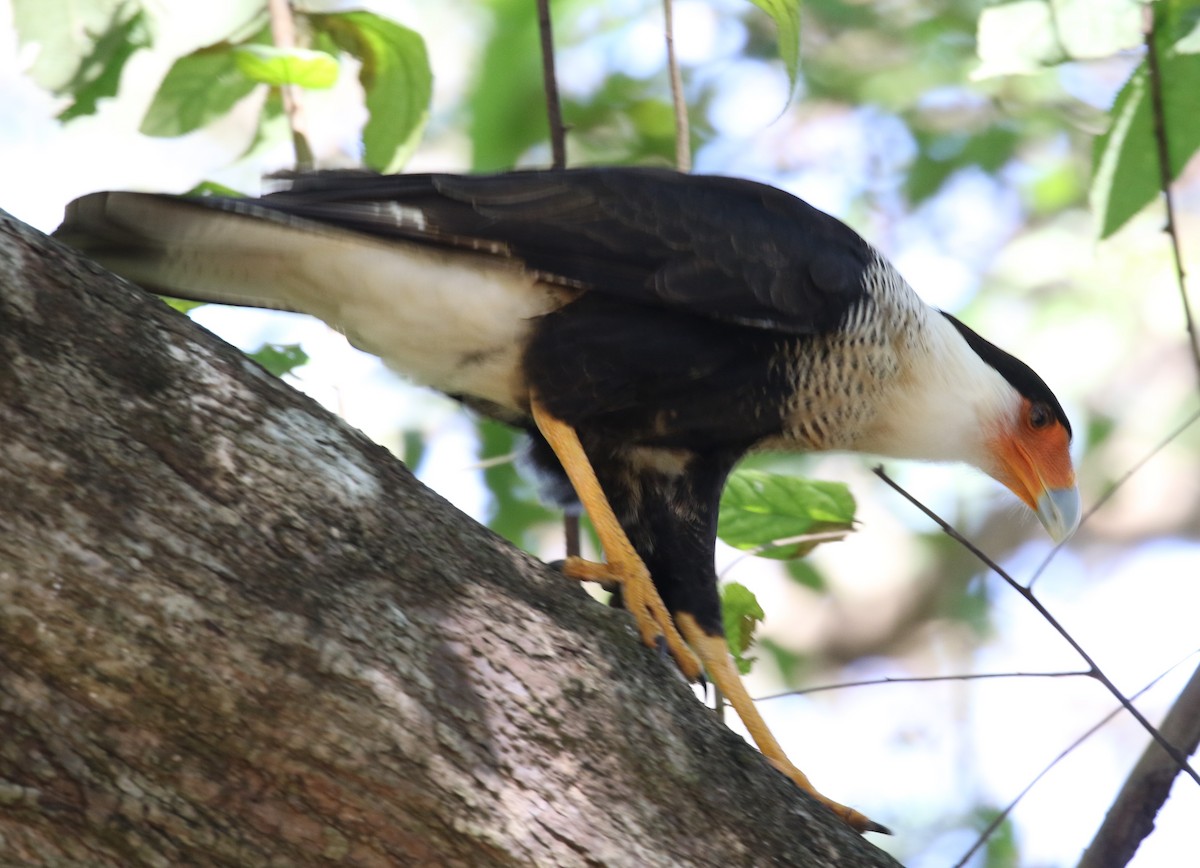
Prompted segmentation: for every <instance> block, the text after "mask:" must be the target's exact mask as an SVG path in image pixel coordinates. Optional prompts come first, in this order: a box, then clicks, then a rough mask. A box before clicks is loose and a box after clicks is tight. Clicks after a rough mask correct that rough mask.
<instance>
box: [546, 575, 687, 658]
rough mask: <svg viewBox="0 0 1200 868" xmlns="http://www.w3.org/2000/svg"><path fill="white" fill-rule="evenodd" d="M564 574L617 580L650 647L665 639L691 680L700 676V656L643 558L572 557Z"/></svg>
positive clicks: (643, 639)
mask: <svg viewBox="0 0 1200 868" xmlns="http://www.w3.org/2000/svg"><path fill="white" fill-rule="evenodd" d="M563 575H565V576H567V577H569V578H572V579H577V580H579V581H581V582H614V583H616V584H618V585H620V586H621V595H622V598H623V600H624V605H625V608H626V609H627V610H629V612H630V613H631V614H632V615H633V618H634V621H636V622H637V628H638V633H639V634H641V637H642V642H643V643H644V644H645V645H646V646H647V647H649V648H658V647H659V642H660V641H661V642H662V643H663V644H664V645H666V648H667V651H668V652H670V654H671V657H672V658H674V660H675V665H676V666H678V667H679V671H680V672H682V673H683V676H684V677H685V678H686V679H687V680H688V681H696V680H698V679H699V678H700V673H701V666H700V659H699V658H698V657H697V656H696V655H695V653H693V652H692V649H691V648H689V647H688V645H687V642H685V641H684V639H683V636H682V634H680V632H679V628H678V627H676V626H675V619H674V618H672V617H671V613H670V612H668V611H667V607H666V606H665V605H664V604H663V601H662V598H661V597H659V595H658V591H657V590H655V588H654V584H653V583H652V582H651V581H650V574H649V573H648V572H646V568H645V567H644V566H643V565H642V564H641V562H640V561H639V562H638V563H636V564H621V563H619V562H618V563H607V564H598V563H596V562H595V561H587V560H584V559H583V558H579V557H569V558H567V559H566V561H565V562H564V563H563Z"/></svg>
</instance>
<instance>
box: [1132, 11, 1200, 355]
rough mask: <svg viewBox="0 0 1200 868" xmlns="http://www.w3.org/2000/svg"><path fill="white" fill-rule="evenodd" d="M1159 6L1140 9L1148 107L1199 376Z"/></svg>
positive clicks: (1177, 276)
mask: <svg viewBox="0 0 1200 868" xmlns="http://www.w3.org/2000/svg"><path fill="white" fill-rule="evenodd" d="M1161 5H1162V4H1161V3H1147V4H1145V5H1144V6H1143V7H1142V16H1143V18H1142V21H1143V32H1144V34H1145V42H1146V70H1147V72H1148V74H1149V79H1150V105H1151V108H1152V109H1153V114H1154V140H1155V143H1156V145H1157V148H1158V173H1159V184H1160V186H1161V187H1162V193H1163V201H1164V202H1165V203H1166V207H1167V227H1166V231H1167V235H1168V236H1169V237H1170V239H1171V253H1172V256H1173V257H1174V259H1175V279H1176V280H1177V281H1178V283H1179V298H1180V300H1181V301H1182V302H1183V316H1184V319H1185V321H1186V322H1187V333H1188V341H1189V343H1190V345H1191V350H1192V362H1193V363H1194V364H1195V366H1196V372H1197V374H1200V337H1198V336H1197V334H1196V320H1195V318H1194V317H1193V316H1192V306H1191V303H1190V302H1189V301H1188V293H1187V276H1186V275H1185V273H1184V270H1183V254H1182V252H1181V251H1180V246H1179V231H1178V228H1177V226H1176V224H1175V202H1174V200H1173V198H1172V197H1171V149H1170V147H1169V146H1168V142H1167V118H1166V109H1165V107H1164V104H1163V84H1162V69H1161V67H1160V65H1159V57H1158V25H1159V16H1160V15H1161V14H1162V13H1161V10H1160V7H1161Z"/></svg>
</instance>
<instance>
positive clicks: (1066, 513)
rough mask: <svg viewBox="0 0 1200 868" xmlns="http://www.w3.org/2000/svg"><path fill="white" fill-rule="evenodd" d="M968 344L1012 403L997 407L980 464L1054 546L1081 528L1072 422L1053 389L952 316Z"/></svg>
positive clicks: (986, 435)
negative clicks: (1003, 386) (1029, 512)
mask: <svg viewBox="0 0 1200 868" xmlns="http://www.w3.org/2000/svg"><path fill="white" fill-rule="evenodd" d="M943 316H945V318H946V319H947V320H948V321H949V322H950V323H952V324H953V325H954V327H955V329H956V330H957V331H958V333H959V335H961V336H962V338H963V340H964V341H966V343H967V346H968V347H970V349H971V350H972V351H973V352H974V353H975V354H976V355H977V356H979V358H980V359H981V360H982V361H983V362H984V363H986V364H987V365H988V366H989V367H991V368H992V369H994V370H995V371H996V372H997V373H998V374H1000V376H1001V377H1002V378H1003V379H1004V381H1005V382H1006V383H1007V385H1008V386H1009V387H1011V391H1010V392H1009V399H1008V400H1005V401H1002V402H998V403H997V404H995V405H993V408H994V409H993V410H992V415H993V418H992V419H991V420H989V421H988V423H987V424H986V425H985V427H984V443H983V447H984V448H983V452H984V454H983V455H982V456H980V457H979V459H977V461H976V463H978V464H979V465H980V467H981V468H982V469H983V470H984V471H986V472H987V473H988V474H989V475H990V476H992V477H993V478H994V479H996V480H997V481H999V482H1001V483H1003V484H1004V485H1005V486H1007V487H1008V488H1009V490H1011V491H1012V492H1013V494H1015V495H1016V496H1017V497H1019V498H1020V499H1021V500H1022V501H1023V502H1024V503H1025V504H1026V505H1027V506H1028V507H1029V508H1030V509H1032V510H1033V511H1034V513H1036V514H1037V517H1038V519H1039V520H1040V521H1041V522H1042V525H1043V526H1044V527H1045V528H1046V531H1047V532H1048V533H1049V534H1050V536H1051V537H1053V538H1054V541H1055V542H1062V541H1063V540H1065V539H1067V538H1068V537H1069V536H1070V535H1071V534H1072V533H1074V532H1075V528H1076V527H1078V525H1079V519H1080V501H1079V490H1078V489H1077V488H1076V487H1075V468H1074V466H1073V464H1072V463H1071V423H1070V422H1069V421H1068V420H1067V416H1066V414H1065V413H1064V412H1063V408H1062V406H1061V405H1060V404H1059V403H1058V399H1057V398H1056V397H1054V393H1053V392H1051V391H1050V387H1049V386H1047V385H1046V383H1045V382H1044V381H1043V380H1042V378H1041V377H1039V376H1038V375H1037V374H1036V373H1034V371H1033V370H1032V369H1031V368H1030V367H1029V366H1028V365H1026V364H1025V363H1024V362H1022V361H1021V360H1020V359H1017V358H1015V357H1014V356H1012V355H1010V354H1008V353H1006V352H1004V350H1001V349H1000V348H999V347H997V346H995V345H994V344H992V343H990V342H988V341H987V340H985V339H984V338H982V337H980V336H979V335H977V334H976V333H975V332H973V331H971V329H969V328H967V327H966V326H965V325H963V324H962V323H961V322H959V321H958V320H957V319H955V318H954V317H952V316H950V315H949V314H943Z"/></svg>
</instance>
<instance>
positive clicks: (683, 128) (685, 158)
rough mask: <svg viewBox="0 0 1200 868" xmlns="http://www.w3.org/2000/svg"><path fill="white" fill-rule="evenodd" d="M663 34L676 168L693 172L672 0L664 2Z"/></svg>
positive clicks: (689, 131) (690, 134)
mask: <svg viewBox="0 0 1200 868" xmlns="http://www.w3.org/2000/svg"><path fill="white" fill-rule="evenodd" d="M663 32H664V34H665V37H666V41H667V73H668V75H669V76H670V79H671V103H672V104H673V105H674V107H675V168H677V169H678V170H679V171H681V172H690V171H692V133H691V126H690V124H689V123H688V110H687V98H686V97H685V96H684V95H683V76H682V75H681V74H680V72H679V59H678V58H677V57H676V56H675V13H674V7H673V6H672V4H671V0H663Z"/></svg>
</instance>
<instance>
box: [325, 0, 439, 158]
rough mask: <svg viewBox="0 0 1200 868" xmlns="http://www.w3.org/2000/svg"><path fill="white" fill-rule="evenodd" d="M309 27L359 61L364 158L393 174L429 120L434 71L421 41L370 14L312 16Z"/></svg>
mask: <svg viewBox="0 0 1200 868" xmlns="http://www.w3.org/2000/svg"><path fill="white" fill-rule="evenodd" d="M309 21H310V22H311V23H312V25H313V27H314V28H315V29H316V30H318V31H320V32H322V33H324V34H327V35H328V36H329V37H330V38H331V39H332V40H333V42H334V43H335V44H336V45H337V46H338V47H339V48H341V49H342V50H343V51H345V52H346V53H348V54H351V55H353V56H354V57H357V58H358V59H359V61H360V62H361V63H362V69H361V71H360V72H359V75H358V78H359V81H361V82H362V86H363V90H364V91H365V92H366V102H367V114H368V118H367V124H366V126H365V127H364V128H363V160H364V162H366V164H367V165H368V166H370V167H371V168H372V169H376V170H378V171H381V172H393V171H396V170H397V169H399V168H400V167H401V166H403V165H404V163H405V161H406V160H407V159H408V158H409V157H410V156H411V155H412V152H413V151H414V150H415V149H416V147H417V143H418V141H419V140H420V137H421V133H422V131H423V130H424V129H425V122H426V121H427V120H428V119H429V104H430V101H431V100H432V99H433V72H432V70H431V69H430V67H429V55H428V54H427V53H426V51H425V40H424V39H422V38H421V35H420V34H419V33H417V32H416V31H413V30H409V29H408V28H407V27H404V26H403V25H400V24H397V23H396V22H394V21H389V20H388V19H386V18H382V17H380V16H378V15H375V14H373V13H371V12H343V13H340V14H336V15H313V16H311V17H310V18H309Z"/></svg>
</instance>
